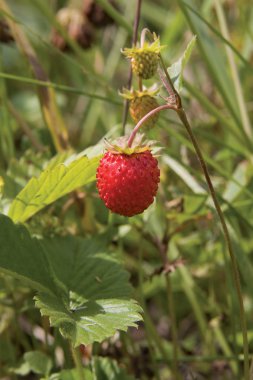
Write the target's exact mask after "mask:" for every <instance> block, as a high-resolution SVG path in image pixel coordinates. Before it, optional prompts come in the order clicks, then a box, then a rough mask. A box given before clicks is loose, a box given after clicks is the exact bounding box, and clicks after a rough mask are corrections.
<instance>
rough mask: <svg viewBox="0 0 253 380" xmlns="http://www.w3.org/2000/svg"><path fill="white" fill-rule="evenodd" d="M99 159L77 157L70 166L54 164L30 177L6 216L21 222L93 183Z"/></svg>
mask: <svg viewBox="0 0 253 380" xmlns="http://www.w3.org/2000/svg"><path fill="white" fill-rule="evenodd" d="M99 159H100V157H95V158H92V159H90V160H89V159H88V158H87V157H81V158H79V159H77V160H75V161H73V162H71V164H70V165H68V166H66V165H64V164H58V165H56V166H53V167H52V168H51V167H50V168H49V169H46V170H45V171H43V172H42V173H41V175H40V176H39V178H32V179H31V180H30V181H29V182H28V184H27V185H26V186H25V187H24V189H23V190H21V192H20V193H19V194H18V195H17V197H16V198H15V199H14V201H13V203H12V205H11V207H10V211H9V216H10V217H11V218H12V220H14V222H25V221H26V220H27V219H29V218H30V217H31V216H32V215H34V214H36V213H37V212H38V211H40V210H41V209H42V208H44V207H45V206H47V205H49V204H50V203H52V202H54V201H56V200H57V199H59V198H61V197H62V196H63V195H65V194H68V193H70V192H71V191H73V190H75V189H77V188H78V187H81V186H84V185H86V184H87V183H89V182H92V181H94V180H95V174H96V168H97V165H98V162H99Z"/></svg>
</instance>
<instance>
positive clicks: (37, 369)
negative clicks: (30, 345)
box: [14, 351, 53, 376]
mask: <svg viewBox="0 0 253 380" xmlns="http://www.w3.org/2000/svg"><path fill="white" fill-rule="evenodd" d="M52 367H53V362H52V359H51V358H50V357H49V356H47V355H46V354H44V353H43V352H40V351H29V352H26V353H25V354H24V359H23V362H22V363H21V365H20V366H19V367H18V368H15V370H14V372H15V373H16V374H17V375H21V376H25V375H27V374H28V373H30V372H34V373H36V374H38V375H45V376H48V375H49V373H50V371H51V369H52Z"/></svg>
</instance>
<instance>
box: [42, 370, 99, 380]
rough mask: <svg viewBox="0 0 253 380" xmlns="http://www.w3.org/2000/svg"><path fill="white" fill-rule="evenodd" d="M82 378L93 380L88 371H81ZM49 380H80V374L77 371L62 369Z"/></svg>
mask: <svg viewBox="0 0 253 380" xmlns="http://www.w3.org/2000/svg"><path fill="white" fill-rule="evenodd" d="M83 376H84V379H85V380H94V376H93V374H92V373H91V371H90V370H89V369H86V368H85V369H83ZM47 379H48V378H47ZM47 379H45V380H47ZM49 380H80V374H79V372H78V370H77V369H64V370H63V371H61V372H59V373H54V374H52V375H51V376H50V377H49Z"/></svg>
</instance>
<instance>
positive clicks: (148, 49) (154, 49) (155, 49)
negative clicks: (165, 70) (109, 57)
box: [122, 37, 164, 58]
mask: <svg viewBox="0 0 253 380" xmlns="http://www.w3.org/2000/svg"><path fill="white" fill-rule="evenodd" d="M163 48H164V46H161V45H160V38H159V37H156V39H155V41H154V42H152V43H149V42H147V41H145V42H144V44H143V46H141V47H138V46H134V47H132V48H125V49H124V50H122V54H124V55H125V56H126V57H127V58H136V57H137V56H138V55H143V54H146V53H154V54H156V55H157V56H158V55H159V53H160V51H161V50H162V49H163Z"/></svg>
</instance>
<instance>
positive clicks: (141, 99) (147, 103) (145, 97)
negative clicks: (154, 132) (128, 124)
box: [121, 89, 159, 129]
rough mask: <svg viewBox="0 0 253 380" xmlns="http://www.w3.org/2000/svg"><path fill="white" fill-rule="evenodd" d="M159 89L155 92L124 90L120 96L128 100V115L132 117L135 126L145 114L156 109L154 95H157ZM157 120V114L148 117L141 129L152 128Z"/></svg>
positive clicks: (156, 104)
mask: <svg viewBox="0 0 253 380" xmlns="http://www.w3.org/2000/svg"><path fill="white" fill-rule="evenodd" d="M158 91H159V89H156V90H151V89H149V90H143V91H136V90H131V91H129V90H127V89H124V90H123V93H121V95H122V96H123V97H124V98H125V99H128V100H130V108H129V111H130V115H131V116H132V119H133V121H134V122H135V123H136V124H137V123H138V121H140V120H141V119H142V118H143V117H144V116H145V115H146V114H148V113H149V112H150V111H152V110H153V109H155V108H157V107H158V106H159V104H158V103H157V100H156V98H155V97H154V95H156V94H157V92H158ZM158 118H159V114H158V113H156V114H154V115H153V116H151V117H149V118H148V119H147V120H146V121H145V123H143V125H142V128H143V127H146V128H147V129H150V128H152V127H154V125H155V124H156V122H157V120H158Z"/></svg>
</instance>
